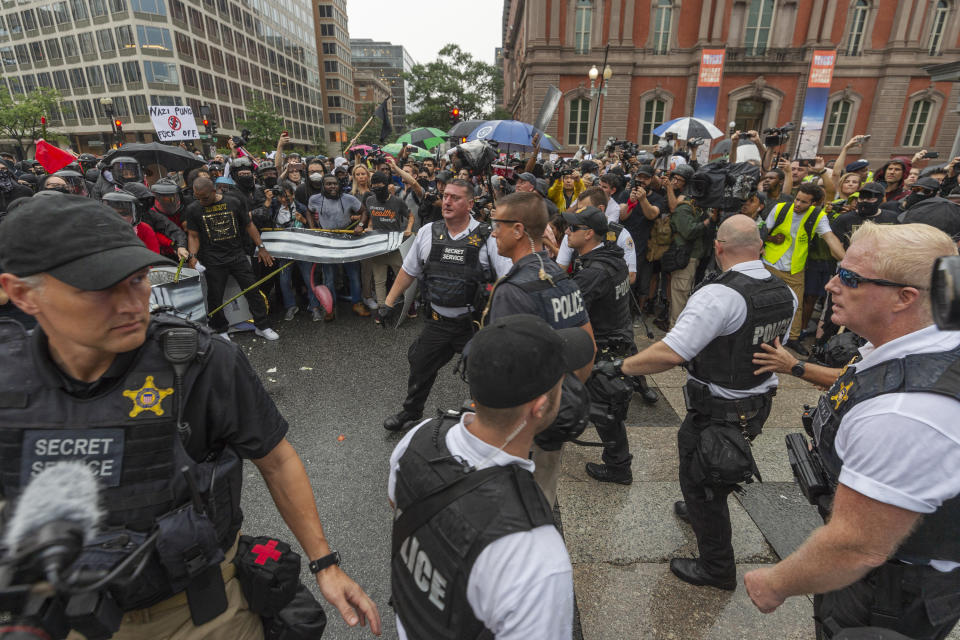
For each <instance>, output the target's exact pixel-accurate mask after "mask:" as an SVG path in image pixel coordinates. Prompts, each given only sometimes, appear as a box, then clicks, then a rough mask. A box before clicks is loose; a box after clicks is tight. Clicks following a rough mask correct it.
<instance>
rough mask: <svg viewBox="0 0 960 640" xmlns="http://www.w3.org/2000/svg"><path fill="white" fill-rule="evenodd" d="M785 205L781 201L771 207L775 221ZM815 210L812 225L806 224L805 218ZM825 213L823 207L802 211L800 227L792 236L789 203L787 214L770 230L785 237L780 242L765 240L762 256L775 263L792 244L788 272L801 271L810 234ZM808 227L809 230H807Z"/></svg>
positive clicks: (805, 260) (808, 246)
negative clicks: (795, 235)
mask: <svg viewBox="0 0 960 640" xmlns="http://www.w3.org/2000/svg"><path fill="white" fill-rule="evenodd" d="M785 206H787V203H785V202H781V203H780V204H778V205H777V206H776V207H774V208H773V219H774V221H776V219H777V217H778V216H779V215H780V211H781V209H783V207H785ZM814 211H817V217H816V219H815V220H814V222H813V224H812V225H809V227H808V225H807V220H808V219H809V218H810V215H811V214H812V213H813V212H814ZM825 213H826V211H825V210H824V209H816V208H815V207H810V208H809V209H807V210H806V211H805V212H804V213H803V218H802V219H801V220H800V228H799V229H797V237H796V238H794V237H793V236H792V234H791V229H792V228H793V216H794V214H795V212H794V210H793V204H792V203H791V204H790V209H788V210H787V215H786V216H784V218H783V222H781V223H780V224H779V225H777V226H776V227H774V228H773V229H771V230H770V235H771V236H775V235H777V234H778V233H782V234H783V237H784V238H785V239H784V241H783V242H781V243H780V244H773V243H772V242H766V243H764V245H763V256H764V258H766V260H767V262H769V263H770V264H772V265H773V264H777V261H778V260H780V258H782V257H783V256H784V254H785V253H786V252H787V249H789V248H790V247H791V245H793V255H792V256H790V273H800V272H801V271H803V269H804V267H806V266H807V252H808V251H809V249H810V235H811V234H812V233H813V230H814V229H816V227H817V224H819V223H820V219H821V218H822V217H823V215H824V214H825ZM808 228H809V230H808Z"/></svg>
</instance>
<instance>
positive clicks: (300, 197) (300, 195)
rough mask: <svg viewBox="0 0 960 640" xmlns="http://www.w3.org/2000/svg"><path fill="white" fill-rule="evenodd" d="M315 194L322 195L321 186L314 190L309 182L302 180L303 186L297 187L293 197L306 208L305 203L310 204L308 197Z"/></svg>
mask: <svg viewBox="0 0 960 640" xmlns="http://www.w3.org/2000/svg"><path fill="white" fill-rule="evenodd" d="M316 193H323V187H322V186H321V187H320V188H318V189H314V188H313V185H312V184H310V181H309V180H304V181H303V184H301V185H298V186H297V188H296V190H295V191H294V192H293V197H294V199H295V200H296V201H297V202H299V203H300V204H302V205H303V206H307V203H308V202H310V196H312V195H314V194H316Z"/></svg>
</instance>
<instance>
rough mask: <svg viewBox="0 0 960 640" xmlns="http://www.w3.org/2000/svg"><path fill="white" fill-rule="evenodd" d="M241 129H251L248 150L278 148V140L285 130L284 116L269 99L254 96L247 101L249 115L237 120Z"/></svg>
mask: <svg viewBox="0 0 960 640" xmlns="http://www.w3.org/2000/svg"><path fill="white" fill-rule="evenodd" d="M237 125H239V128H240V129H249V130H250V136H249V138H248V139H247V145H246V148H247V151H249V152H251V153H261V152H263V151H273V150H275V149H276V148H277V140H278V139H279V138H280V133H281V132H283V116H282V115H280V113H279V112H278V111H277V110H276V109H275V108H274V106H273V103H272V102H270V101H269V100H263V99H261V98H254V99H253V100H251V101H249V102H248V103H247V117H246V118H245V119H243V120H239V121H237Z"/></svg>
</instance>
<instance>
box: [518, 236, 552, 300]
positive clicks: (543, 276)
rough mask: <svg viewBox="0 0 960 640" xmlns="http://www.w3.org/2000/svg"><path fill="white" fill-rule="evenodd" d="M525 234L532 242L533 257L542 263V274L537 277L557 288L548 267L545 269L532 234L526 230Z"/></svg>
mask: <svg viewBox="0 0 960 640" xmlns="http://www.w3.org/2000/svg"><path fill="white" fill-rule="evenodd" d="M523 232H524V233H526V234H527V239H528V240H530V250H531V251H532V252H533V255H535V256H537V260H538V261H539V262H540V273H538V274H537V277H538V278H540V279H541V280H546V281H547V282H549V283H550V286H553V287H555V286H557V284H556V283H555V282H554V281H553V278H551V277H550V274H549V273H547V269H546V267H544V264H543V258H542V257H540V254H539V253H538V252H537V245H536V244H534V242H533V236H531V235H530V232H529V231H527V230H526V229H524V230H523Z"/></svg>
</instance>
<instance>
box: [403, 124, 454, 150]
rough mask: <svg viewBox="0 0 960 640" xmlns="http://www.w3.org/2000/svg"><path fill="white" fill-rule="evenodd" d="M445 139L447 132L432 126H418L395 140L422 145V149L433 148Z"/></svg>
mask: <svg viewBox="0 0 960 640" xmlns="http://www.w3.org/2000/svg"><path fill="white" fill-rule="evenodd" d="M446 141H447V132H446V131H443V130H441V129H436V128H434V127H420V128H419V129H412V130H410V131H407V132H406V133H405V134H403V135H402V136H400V137H399V138H397V142H401V143H402V142H406V143H407V144H415V145H417V146H418V147H423V148H424V149H433V148H434V147H436V146H437V145H440V144H443V143H444V142H446Z"/></svg>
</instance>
